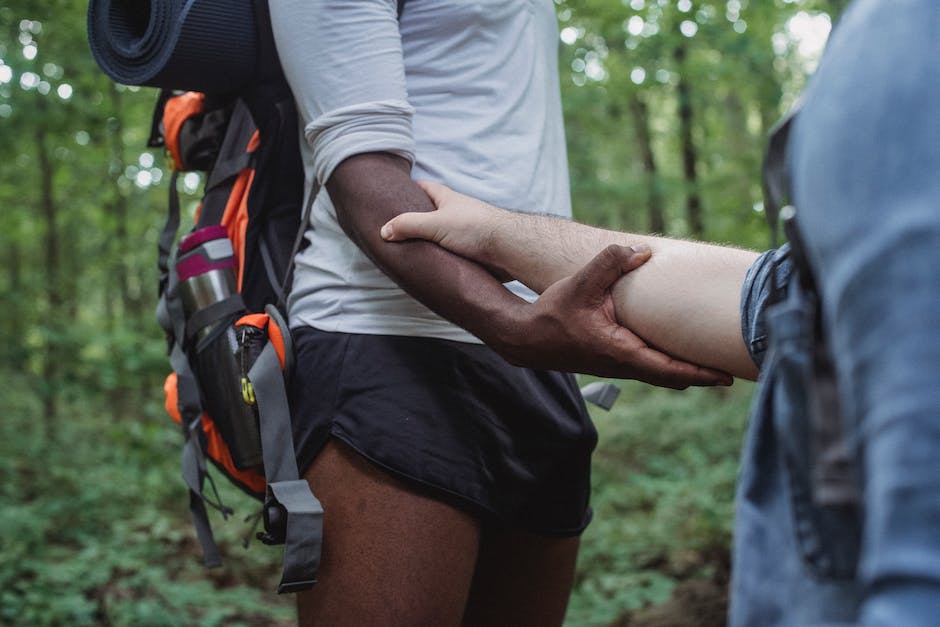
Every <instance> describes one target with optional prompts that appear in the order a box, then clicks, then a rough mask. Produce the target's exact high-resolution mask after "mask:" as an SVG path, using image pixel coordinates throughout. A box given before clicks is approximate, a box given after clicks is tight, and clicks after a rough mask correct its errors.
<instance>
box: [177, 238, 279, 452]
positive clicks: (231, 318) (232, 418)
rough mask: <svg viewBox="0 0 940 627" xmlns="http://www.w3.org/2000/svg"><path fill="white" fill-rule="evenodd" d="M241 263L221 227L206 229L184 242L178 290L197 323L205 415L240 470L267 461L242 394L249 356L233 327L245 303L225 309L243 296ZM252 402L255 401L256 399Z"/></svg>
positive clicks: (194, 359)
mask: <svg viewBox="0 0 940 627" xmlns="http://www.w3.org/2000/svg"><path fill="white" fill-rule="evenodd" d="M237 266H238V260H237V258H236V257H235V250H234V248H233V246H232V242H231V240H230V239H229V238H228V234H227V232H226V230H225V228H224V227H222V226H218V225H215V226H207V227H204V228H201V229H199V230H197V231H194V232H193V233H191V234H189V235H188V236H186V237H185V238H183V240H182V241H181V242H180V245H179V251H178V254H177V261H176V273H177V278H178V280H179V281H178V290H179V294H180V298H181V300H182V302H183V311H184V312H185V314H186V320H187V326H190V325H194V326H196V328H195V329H193V330H192V332H191V340H190V341H192V342H195V346H194V350H192V351H190V355H191V364H192V367H193V371H194V372H195V374H196V378H197V380H198V381H199V388H200V396H201V398H202V406H203V409H204V410H205V412H206V413H207V414H208V415H209V417H210V418H211V419H212V422H213V423H214V424H215V425H216V427H217V428H218V429H219V432H220V433H221V435H222V439H223V440H225V443H226V444H227V445H228V448H229V452H230V453H231V457H232V462H233V463H234V464H235V466H236V467H237V468H238V469H240V470H245V469H248V468H254V467H257V466H260V465H261V463H262V455H261V433H260V431H259V425H258V412H257V406H256V405H254V403H253V402H249V401H248V399H246V398H245V395H243V393H242V390H243V384H244V382H245V381H247V375H248V372H247V370H248V367H249V366H250V364H248V363H247V359H246V356H245V354H244V352H243V350H242V348H243V347H242V346H240V343H239V341H238V337H237V336H236V332H235V329H234V327H233V324H234V323H235V321H236V320H237V319H238V318H239V317H240V316H241V314H242V313H244V312H243V309H244V305H241V304H240V301H237V300H236V301H235V305H234V306H225V305H222V303H224V302H225V301H231V300H232V299H233V297H235V296H237V294H238V282H237V279H236V275H235V270H236V268H237ZM252 401H253V399H252Z"/></svg>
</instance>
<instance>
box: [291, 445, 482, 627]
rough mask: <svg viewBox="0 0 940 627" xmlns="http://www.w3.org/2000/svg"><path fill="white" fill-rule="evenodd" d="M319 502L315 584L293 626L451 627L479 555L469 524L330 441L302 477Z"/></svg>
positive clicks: (474, 526) (303, 596) (300, 599)
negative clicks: (320, 527) (319, 543)
mask: <svg viewBox="0 0 940 627" xmlns="http://www.w3.org/2000/svg"><path fill="white" fill-rule="evenodd" d="M305 476H306V479H307V481H309V482H310V485H311V487H312V488H313V491H314V493H315V494H316V495H317V497H318V498H319V499H320V501H321V502H322V503H323V508H324V519H323V557H322V562H321V566H320V573H319V575H318V580H319V581H318V583H317V584H316V585H315V586H314V587H313V589H312V590H309V591H307V592H303V593H300V594H298V595H297V608H298V620H299V623H300V625H301V626H304V627H306V626H311V625H313V626H316V625H328V626H330V627H343V626H346V625H349V626H356V627H360V626H371V625H382V626H385V625H389V626H393V625H394V626H398V625H402V626H409V625H416V626H424V625H441V626H447V625H459V624H460V622H461V619H462V617H463V614H464V608H465V606H466V603H467V598H468V595H469V592H470V586H471V582H472V581H473V573H474V566H475V563H476V557H477V551H478V548H479V537H480V531H479V525H478V523H477V522H476V520H475V519H474V518H472V517H471V516H469V515H467V514H466V513H464V512H462V511H460V510H458V509H456V508H454V507H451V506H449V505H447V504H444V503H441V502H439V501H435V500H433V499H431V498H428V497H427V496H425V495H424V494H421V493H419V492H417V491H415V490H413V489H411V488H409V487H408V486H407V485H405V484H404V483H402V482H401V481H398V480H397V479H395V478H394V477H392V476H390V475H389V474H387V473H385V472H383V471H381V470H380V469H378V468H377V467H375V466H373V465H372V464H371V463H369V462H368V461H366V460H365V459H363V458H362V457H361V456H360V455H359V454H357V453H356V452H355V451H353V450H352V449H351V448H350V447H349V446H347V445H346V444H343V443H342V442H339V441H338V440H331V441H330V443H328V444H327V445H326V447H325V448H324V449H323V451H322V452H321V453H320V454H319V455H318V456H317V458H316V460H315V461H314V462H313V464H312V465H311V467H310V469H309V470H308V471H307V473H306V475H305Z"/></svg>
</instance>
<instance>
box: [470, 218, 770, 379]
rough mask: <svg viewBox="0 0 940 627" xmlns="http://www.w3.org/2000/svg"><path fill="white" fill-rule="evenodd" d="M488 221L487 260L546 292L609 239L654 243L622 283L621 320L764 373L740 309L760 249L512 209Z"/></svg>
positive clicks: (699, 353)
mask: <svg viewBox="0 0 940 627" xmlns="http://www.w3.org/2000/svg"><path fill="white" fill-rule="evenodd" d="M483 228H486V230H487V233H486V237H485V238H483V239H484V241H485V245H484V246H483V248H482V249H481V255H482V256H483V257H484V261H485V262H486V263H489V264H491V265H494V266H497V267H500V268H502V269H504V270H505V271H506V272H507V273H508V274H509V275H511V276H513V277H515V278H517V279H518V280H520V281H522V282H523V283H525V284H526V285H528V286H530V287H531V288H532V289H534V290H536V291H539V292H541V291H542V290H544V289H545V288H546V287H548V286H549V285H551V284H552V283H554V282H556V281H558V280H560V279H562V278H564V277H566V276H570V275H571V274H573V273H574V272H576V271H577V270H579V269H580V268H581V267H583V266H584V264H586V263H587V262H588V261H590V259H591V258H593V256H594V255H596V254H597V253H598V252H599V251H600V250H602V249H603V248H604V247H606V246H608V245H609V244H620V245H624V246H631V245H635V244H645V245H647V246H649V247H650V248H651V249H652V251H653V255H652V258H651V259H650V261H649V262H647V263H646V264H645V265H644V266H642V267H641V268H639V269H637V270H635V271H633V272H631V273H629V274H628V275H626V276H624V277H623V278H622V279H621V280H620V281H619V282H618V283H617V284H616V286H615V287H614V291H613V292H614V304H615V307H616V312H617V317H618V319H619V320H620V322H621V323H622V324H624V326H626V327H628V328H630V329H631V330H633V331H634V332H635V333H636V334H637V335H639V336H641V337H642V338H644V339H645V340H646V341H648V342H649V343H651V344H653V345H655V346H657V347H658V348H660V349H662V350H664V351H665V352H667V353H669V354H671V355H674V356H676V357H679V358H681V359H685V360H688V361H691V362H693V363H698V364H702V365H705V366H710V367H714V368H719V369H722V370H725V371H727V372H730V373H731V374H733V375H735V376H739V377H746V378H751V379H753V378H755V377H756V375H757V370H756V368H755V366H754V364H753V362H752V361H751V358H750V355H749V354H748V352H747V349H746V347H745V345H744V341H743V339H742V337H741V324H740V313H739V305H740V297H741V286H742V283H743V281H744V275H745V273H746V272H747V269H748V268H749V267H750V266H751V264H752V263H753V262H754V260H755V259H756V258H757V254H756V253H754V252H751V251H746V250H740V249H736V248H728V247H722V246H715V245H712V244H704V243H699V242H690V241H685V240H676V239H668V238H663V237H654V236H648V235H639V234H633V233H620V232H615V231H607V230H604V229H598V228H594V227H590V226H587V225H583V224H578V223H576V222H569V221H565V220H561V219H558V218H553V217H549V216H530V215H520V214H511V213H508V212H500V213H498V214H496V216H495V222H494V224H490V225H486V227H483Z"/></svg>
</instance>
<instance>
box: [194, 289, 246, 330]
mask: <svg viewBox="0 0 940 627" xmlns="http://www.w3.org/2000/svg"><path fill="white" fill-rule="evenodd" d="M241 311H245V301H243V300H242V295H241V294H232V295H231V296H229V297H228V298H223V299H222V300H220V301H217V302H214V303H212V304H211V305H209V306H207V307H203V308H202V309H200V310H199V311H197V312H195V313H193V314H192V315H191V316H190V317H189V320H187V321H186V337H187V338H191V337H192V336H193V335H195V334H196V333H197V332H198V331H199V330H200V329H202V328H205V327H207V326H209V325H210V324H212V323H213V322H218V321H219V320H223V319H226V318H228V317H229V316H231V315H232V314H236V313H238V312H241Z"/></svg>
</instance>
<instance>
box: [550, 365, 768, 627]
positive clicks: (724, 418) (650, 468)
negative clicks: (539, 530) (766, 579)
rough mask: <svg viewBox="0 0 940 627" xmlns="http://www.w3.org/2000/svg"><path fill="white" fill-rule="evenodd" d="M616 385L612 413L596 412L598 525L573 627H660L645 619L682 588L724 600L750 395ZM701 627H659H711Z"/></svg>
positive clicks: (584, 560) (584, 553) (588, 538)
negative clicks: (708, 588)
mask: <svg viewBox="0 0 940 627" xmlns="http://www.w3.org/2000/svg"><path fill="white" fill-rule="evenodd" d="M618 385H619V386H620V387H621V389H622V392H621V395H620V398H619V400H618V402H617V404H616V405H615V406H614V408H613V410H612V411H610V412H609V413H605V412H602V411H595V410H592V414H593V417H594V419H595V422H596V424H597V430H598V433H599V436H600V440H599V443H598V446H597V450H596V453H595V456H594V466H593V476H592V484H593V496H592V504H593V507H594V519H593V521H592V523H591V525H590V526H589V527H588V529H587V531H586V532H585V534H584V536H583V538H582V544H581V552H580V556H579V559H578V573H577V580H576V583H575V590H574V593H573V595H572V598H571V602H570V605H569V610H568V620H567V622H566V624H568V625H571V626H575V625H576V626H582V625H583V626H593V625H626V624H629V625H641V624H653V623H652V622H649V623H648V622H645V621H644V620H643V614H644V613H643V611H640V610H643V608H649V607H651V606H655V605H658V604H662V603H665V602H666V601H667V600H669V599H670V597H671V596H672V595H673V592H674V589H675V588H676V586H677V585H679V584H681V583H682V582H689V581H696V580H702V581H707V582H711V583H713V584H714V588H715V589H716V590H719V591H720V594H722V595H723V594H724V588H725V585H726V583H727V578H728V573H729V546H730V539H731V525H732V508H733V499H734V483H735V479H736V476H737V467H738V457H739V454H740V447H741V442H742V439H743V431H744V426H745V424H746V417H747V410H748V405H749V403H750V397H751V394H752V392H753V385H752V384H750V383H748V382H740V381H739V382H736V383H735V385H734V386H733V387H732V388H730V389H689V390H685V391H681V392H678V391H673V390H664V389H654V388H651V387H649V386H645V385H642V384H639V383H636V382H620V383H618ZM720 601H721V602H723V599H721V600H720ZM683 620H686V621H689V622H683ZM701 620H702V617H701V616H700V617H694V616H685V617H684V618H683V617H678V618H677V619H676V621H675V622H668V621H667V622H665V623H662V624H670V625H681V624H688V625H702V626H703V627H704V623H702V622H696V621H701ZM656 624H659V623H656Z"/></svg>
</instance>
